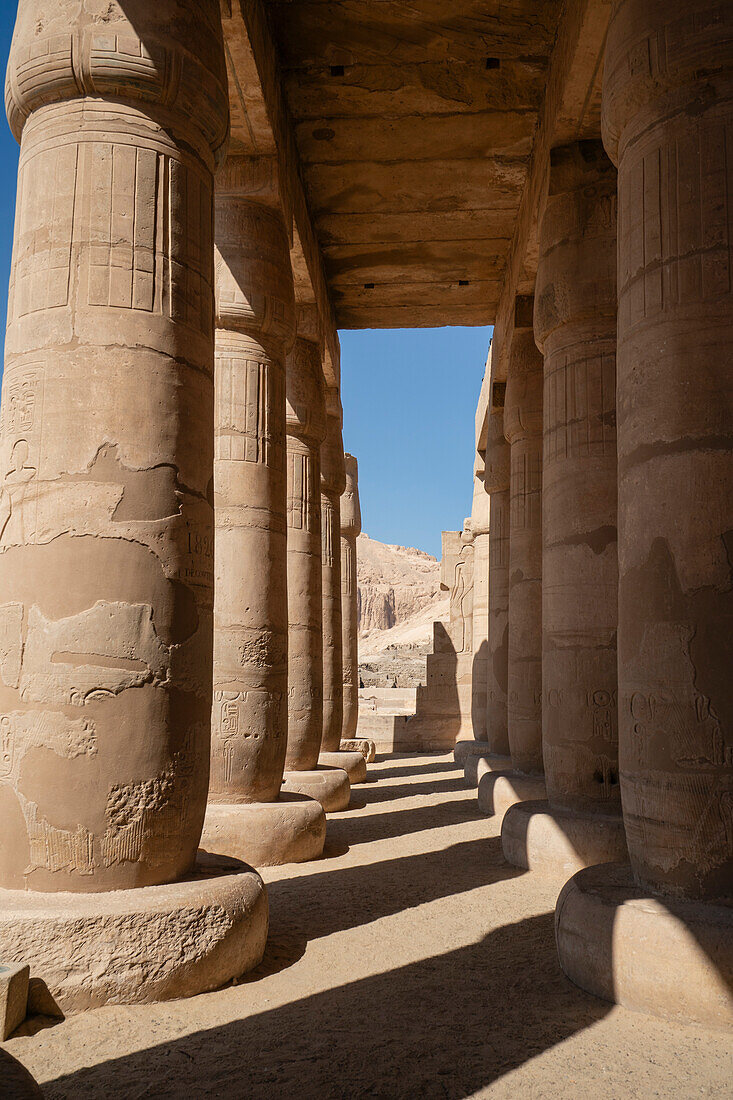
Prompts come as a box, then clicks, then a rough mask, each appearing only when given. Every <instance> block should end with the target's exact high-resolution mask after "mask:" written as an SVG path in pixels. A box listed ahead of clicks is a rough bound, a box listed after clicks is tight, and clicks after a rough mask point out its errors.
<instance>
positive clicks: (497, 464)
mask: <svg viewBox="0 0 733 1100" xmlns="http://www.w3.org/2000/svg"><path fill="white" fill-rule="evenodd" d="M509 453H510V451H509V444H508V443H507V441H506V438H505V436H504V413H503V410H502V411H500V412H493V413H491V415H490V416H489V429H488V440H487V444H486V469H485V473H484V488H485V490H486V492H487V493H488V494H489V657H488V663H487V690H486V739H487V741H488V744H489V748H490V749H491V752H492V753H495V754H497V755H499V756H506V755H508V754H509V737H508V733H507V681H508V675H509Z"/></svg>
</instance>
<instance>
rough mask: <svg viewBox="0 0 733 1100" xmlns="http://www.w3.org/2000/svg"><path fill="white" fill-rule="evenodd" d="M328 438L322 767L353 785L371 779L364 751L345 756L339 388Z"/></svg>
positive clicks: (332, 400) (324, 461)
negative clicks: (343, 775) (337, 772)
mask: <svg viewBox="0 0 733 1100" xmlns="http://www.w3.org/2000/svg"><path fill="white" fill-rule="evenodd" d="M326 413H327V416H326V425H327V427H326V439H325V442H324V443H323V445H322V447H321V524H322V526H321V531H322V542H321V549H322V555H321V565H322V584H323V741H322V747H321V756H320V760H321V763H322V764H325V765H328V766H332V767H339V768H344V769H345V770H346V771H347V772H348V775H349V778H350V780H351V782H352V783H361V782H363V780H364V779H365V778H366V761H365V760H364V757H363V756H362V754H361V753H360V752H341V751H340V747H341V729H342V725H343V718H344V684H343V674H344V673H343V638H342V629H343V624H342V616H341V494H342V493H343V492H344V491H345V489H346V466H345V461H344V445H343V440H342V438H341V402H340V400H339V397H338V394H337V393H336V391H335V390H329V391H328V394H327V397H326Z"/></svg>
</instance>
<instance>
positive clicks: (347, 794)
mask: <svg viewBox="0 0 733 1100" xmlns="http://www.w3.org/2000/svg"><path fill="white" fill-rule="evenodd" d="M281 791H283V792H286V793H288V794H304V795H305V796H306V798H314V799H315V800H316V802H320V804H321V806H323V809H324V810H325V811H326V813H327V814H332V813H338V811H339V810H346V809H347V808H348V805H349V802H350V801H351V783H349V777H348V775H347V774H346V772H345V771H344V770H343V769H342V768H327V767H324V768H321V767H318V768H313V769H312V771H303V772H285V775H284V776H283V782H282V787H281Z"/></svg>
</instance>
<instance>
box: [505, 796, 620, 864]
mask: <svg viewBox="0 0 733 1100" xmlns="http://www.w3.org/2000/svg"><path fill="white" fill-rule="evenodd" d="M501 846H502V849H503V851H504V859H505V860H506V861H507V863H511V864H513V865H514V866H515V867H524V868H525V870H527V871H535V872H539V873H541V874H545V875H547V876H551V877H553V878H556V879H558V880H559V884H560V885H561V884H562V883H564V882H566V881H567V880H568V879H569V878H570V876H571V875H574V874H575V872H576V871H580V870H582V869H583V868H584V867H593V866H594V865H595V864H597V863H623V862H625V861H626V860H628V851H627V848H626V833H625V832H624V822H623V818H622V816H621V811H620V810H619V812H618V813H617V814H604V813H593V812H589V813H578V812H573V811H571V810H562V809H553V807H552V806H550V804H549V802H517V803H515V805H514V806H510V807H509V809H508V810H507V812H506V813H505V815H504V820H503V821H502V824H501Z"/></svg>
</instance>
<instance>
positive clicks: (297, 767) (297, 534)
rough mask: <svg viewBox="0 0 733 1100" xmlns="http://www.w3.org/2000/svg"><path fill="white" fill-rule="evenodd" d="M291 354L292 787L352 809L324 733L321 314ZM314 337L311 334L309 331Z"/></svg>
mask: <svg viewBox="0 0 733 1100" xmlns="http://www.w3.org/2000/svg"><path fill="white" fill-rule="evenodd" d="M298 325H299V333H300V335H299V336H298V339H297V340H296V341H295V346H294V347H293V350H292V351H291V353H290V354H289V355H288V359H287V369H286V379H287V389H286V394H287V400H286V408H287V421H286V430H287V489H288V511H287V519H288V536H287V542H288V749H287V756H286V763H285V768H286V771H285V789H286V790H296V791H298V792H300V794H308V795H312V797H313V798H316V799H318V800H319V801H320V803H321V805H322V806H323V808H324V810H339V809H344V808H345V806H347V805H348V803H349V797H350V786H349V782H348V779H347V776H346V774H345V773H344V772H343V771H341V770H339V769H337V768H319V767H318V754H319V752H320V751H321V737H322V735H323V628H322V623H323V619H322V615H323V611H322V606H321V457H320V450H321V443H322V442H323V440H324V439H325V437H326V404H325V400H324V394H323V388H324V383H323V370H322V367H321V347H320V340H319V335H320V334H319V331H318V328H319V326H318V323H317V319H316V318H314V317H313V311H312V310H309V309H308V308H307V307H306V306H302V307H301V308H300V310H299V322H298ZM309 337H311V338H309Z"/></svg>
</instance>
